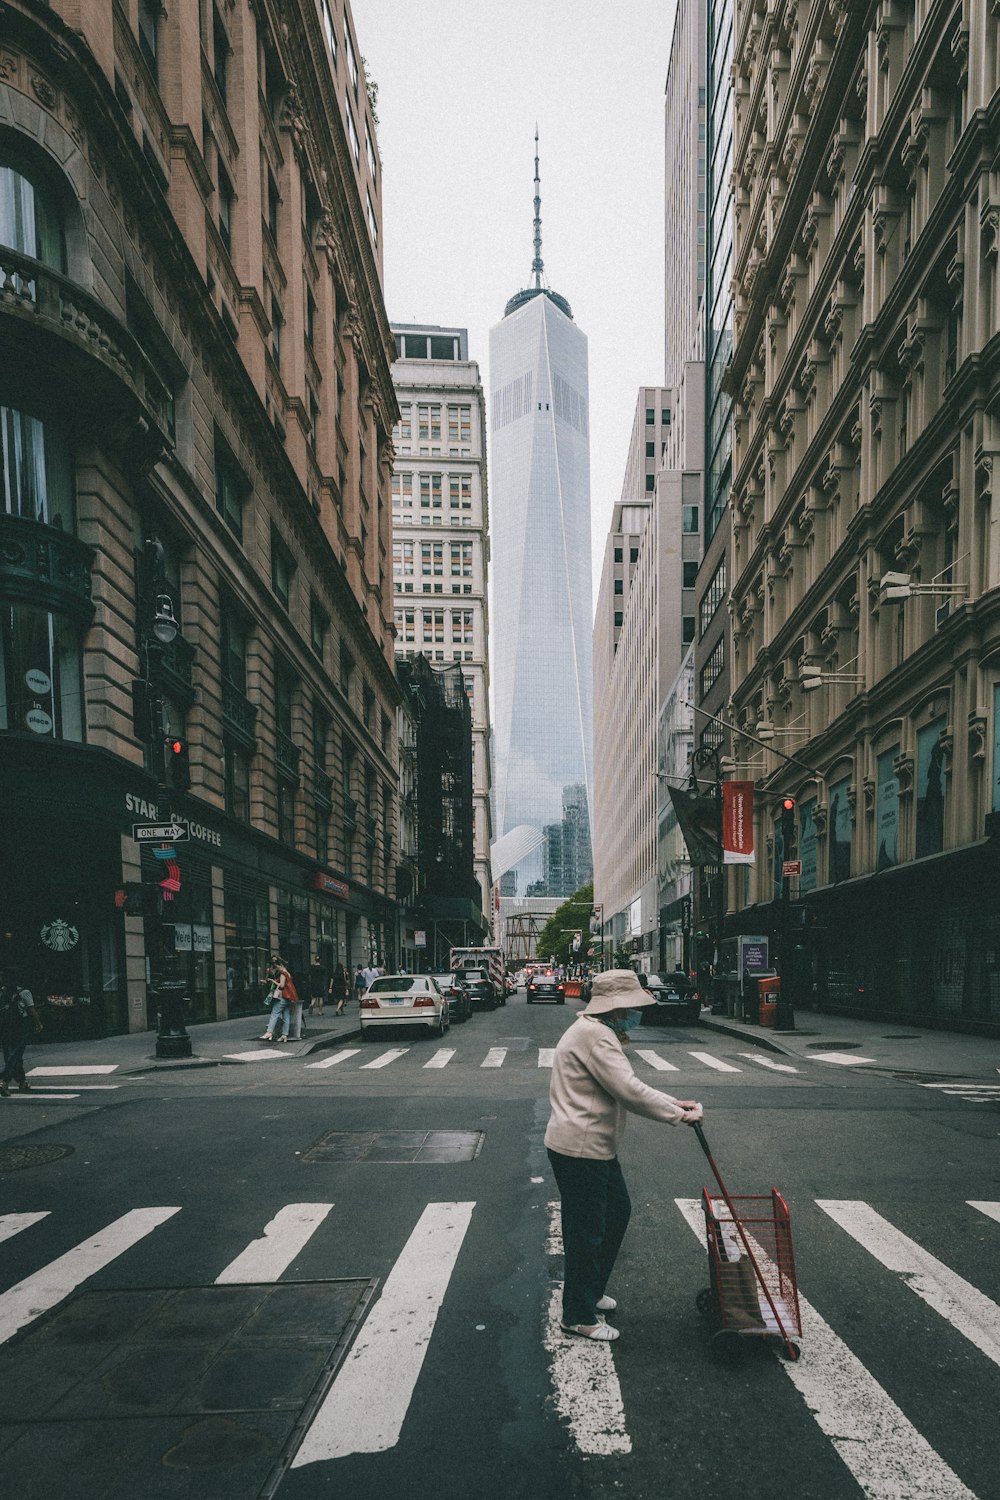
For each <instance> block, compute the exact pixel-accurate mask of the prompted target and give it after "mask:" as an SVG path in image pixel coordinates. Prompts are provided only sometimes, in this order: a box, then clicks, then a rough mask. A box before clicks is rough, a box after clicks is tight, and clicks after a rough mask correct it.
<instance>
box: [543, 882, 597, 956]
mask: <svg viewBox="0 0 1000 1500" xmlns="http://www.w3.org/2000/svg"><path fill="white" fill-rule="evenodd" d="M593 911H594V882H593V881H592V880H589V881H588V882H587V884H586V885H581V887H580V889H579V890H578V891H574V893H573V895H572V896H570V897H569V899H568V900H567V901H564V902H563V903H562V905H561V906H557V907H556V909H555V911H554V912H553V913H552V915H551V917H550V918H549V920H548V921H547V922H546V924H545V926H544V927H543V928H542V930H541V932H540V933H539V934H538V941H537V943H536V944H535V953H536V955H537V956H538V958H542V959H549V958H553V959H554V960H555V962H556V963H557V964H575V963H583V962H584V961H585V960H586V957H587V949H588V947H589V946H590V943H589V941H588V940H589V938H590V918H591V916H592V915H593ZM578 932H579V933H580V934H581V938H582V940H581V943H580V948H579V951H578V952H576V953H574V952H573V938H574V936H575V935H576V933H578Z"/></svg>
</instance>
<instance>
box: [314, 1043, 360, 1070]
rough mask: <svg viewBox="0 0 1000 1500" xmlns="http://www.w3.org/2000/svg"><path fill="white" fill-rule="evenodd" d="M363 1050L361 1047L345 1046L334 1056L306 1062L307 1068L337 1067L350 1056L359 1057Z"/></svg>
mask: <svg viewBox="0 0 1000 1500" xmlns="http://www.w3.org/2000/svg"><path fill="white" fill-rule="evenodd" d="M360 1051H361V1048H360V1047H344V1048H342V1049H341V1051H340V1052H335V1053H334V1054H333V1056H332V1057H324V1058H323V1061H322V1062H314V1063H306V1067H307V1068H335V1067H336V1066H337V1064H338V1063H339V1062H344V1060H345V1059H346V1058H348V1057H357V1055H358V1053H359V1052H360Z"/></svg>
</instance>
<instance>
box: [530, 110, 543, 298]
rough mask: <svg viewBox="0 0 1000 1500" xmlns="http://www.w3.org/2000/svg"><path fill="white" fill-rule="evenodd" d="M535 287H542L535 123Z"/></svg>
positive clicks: (533, 266) (539, 186) (539, 185)
mask: <svg viewBox="0 0 1000 1500" xmlns="http://www.w3.org/2000/svg"><path fill="white" fill-rule="evenodd" d="M531 269H532V272H533V273H534V277H535V286H536V288H537V289H538V290H539V291H540V290H541V286H542V189H541V184H540V182H539V178H538V123H537V121H536V122H535V258H534V260H533V261H532V262H531Z"/></svg>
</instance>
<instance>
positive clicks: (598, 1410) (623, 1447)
mask: <svg viewBox="0 0 1000 1500" xmlns="http://www.w3.org/2000/svg"><path fill="white" fill-rule="evenodd" d="M545 1253H546V1254H547V1255H562V1253H563V1241H562V1209H561V1205H560V1202H559V1199H558V1198H557V1199H556V1200H555V1201H554V1202H551V1203H550V1204H549V1233H548V1238H547V1240H546V1241H545ZM562 1294H563V1284H562V1282H561V1281H556V1282H553V1284H552V1288H551V1291H550V1293H549V1305H548V1310H547V1314H546V1321H545V1334H544V1343H545V1348H546V1351H547V1353H548V1356H549V1370H550V1373H551V1378H552V1389H553V1391H554V1392H555V1402H556V1408H557V1410H558V1411H559V1415H560V1416H561V1417H562V1418H563V1419H564V1420H565V1422H566V1424H567V1426H568V1427H569V1430H570V1432H571V1433H572V1435H573V1441H574V1442H575V1443H576V1446H577V1448H579V1450H580V1452H581V1453H599V1454H607V1453H631V1451H632V1439H631V1438H630V1437H629V1435H628V1432H627V1431H626V1429H625V1408H624V1405H623V1403H622V1393H621V1386H620V1385H619V1384H618V1376H617V1374H616V1373H615V1366H614V1360H613V1358H612V1355H611V1345H610V1344H593V1343H588V1341H587V1340H586V1339H581V1338H577V1337H575V1336H574V1335H573V1334H571V1333H564V1332H563V1330H562Z"/></svg>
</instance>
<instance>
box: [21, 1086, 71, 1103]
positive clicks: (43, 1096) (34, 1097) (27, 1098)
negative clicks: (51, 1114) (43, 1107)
mask: <svg viewBox="0 0 1000 1500" xmlns="http://www.w3.org/2000/svg"><path fill="white" fill-rule="evenodd" d="M10 1097H11V1098H12V1099H17V1100H19V1101H20V1103H21V1104H44V1103H45V1102H46V1101H47V1102H48V1103H49V1104H52V1103H53V1102H54V1101H57V1100H58V1101H59V1102H60V1103H61V1102H62V1101H63V1100H64V1099H79V1097H80V1095H79V1094H68V1093H67V1092H66V1090H65V1089H64V1090H63V1091H62V1093H59V1094H47V1093H43V1092H41V1091H40V1090H39V1089H32V1090H31V1093H30V1094H11V1096H10Z"/></svg>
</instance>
